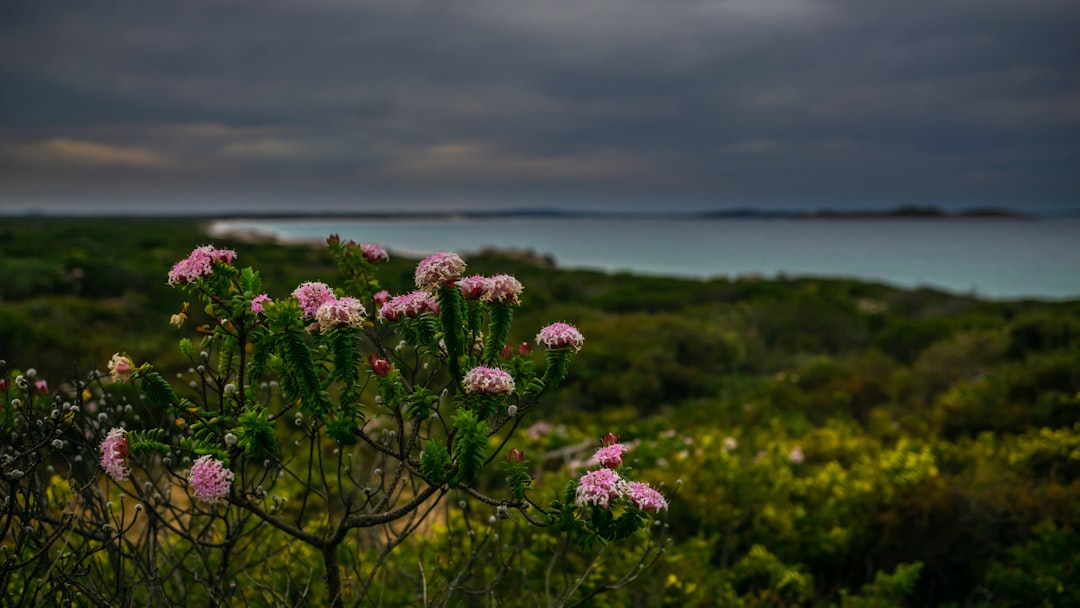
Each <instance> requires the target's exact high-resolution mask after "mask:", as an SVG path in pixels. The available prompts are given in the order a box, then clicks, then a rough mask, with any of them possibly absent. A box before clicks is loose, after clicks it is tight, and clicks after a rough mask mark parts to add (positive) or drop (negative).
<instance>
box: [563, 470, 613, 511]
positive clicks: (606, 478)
mask: <svg viewBox="0 0 1080 608" xmlns="http://www.w3.org/2000/svg"><path fill="white" fill-rule="evenodd" d="M623 483H624V482H623V479H622V477H619V474H618V473H616V472H615V471H613V470H611V469H596V470H595V471H589V472H588V473H585V474H584V475H582V476H581V481H580V482H579V483H578V487H577V496H576V497H575V499H574V502H576V503H577V504H578V506H579V507H582V508H584V507H587V506H589V505H596V506H598V507H604V508H605V509H607V508H609V507H610V506H611V500H612V499H617V498H619V497H620V496H622V494H623V489H622V486H623Z"/></svg>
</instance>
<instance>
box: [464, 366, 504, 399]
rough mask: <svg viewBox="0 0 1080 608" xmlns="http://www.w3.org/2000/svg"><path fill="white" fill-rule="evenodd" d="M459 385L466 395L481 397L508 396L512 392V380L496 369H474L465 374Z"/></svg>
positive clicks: (482, 367)
mask: <svg viewBox="0 0 1080 608" xmlns="http://www.w3.org/2000/svg"><path fill="white" fill-rule="evenodd" d="M461 384H462V386H463V387H464V389H465V392H466V393H478V394H481V395H508V394H510V393H512V392H514V378H513V377H512V376H511V375H510V374H508V373H507V372H506V371H505V370H502V369H499V368H497V367H485V366H483V365H480V366H477V367H474V368H472V369H470V370H469V371H468V372H465V377H464V378H462V379H461Z"/></svg>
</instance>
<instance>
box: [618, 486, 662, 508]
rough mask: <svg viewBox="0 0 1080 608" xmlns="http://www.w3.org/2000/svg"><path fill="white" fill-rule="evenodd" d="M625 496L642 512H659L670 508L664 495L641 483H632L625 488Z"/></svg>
mask: <svg viewBox="0 0 1080 608" xmlns="http://www.w3.org/2000/svg"><path fill="white" fill-rule="evenodd" d="M623 495H625V496H626V498H627V499H628V500H629V501H630V504H632V505H634V506H635V507H637V508H638V509H641V510H642V511H659V510H660V509H667V508H668V501H667V499H666V498H664V495H663V494H661V493H660V492H657V491H656V490H654V489H652V488H651V487H650V486H649V484H647V483H644V482H641V481H631V482H627V484H626V485H625V486H624V487H623Z"/></svg>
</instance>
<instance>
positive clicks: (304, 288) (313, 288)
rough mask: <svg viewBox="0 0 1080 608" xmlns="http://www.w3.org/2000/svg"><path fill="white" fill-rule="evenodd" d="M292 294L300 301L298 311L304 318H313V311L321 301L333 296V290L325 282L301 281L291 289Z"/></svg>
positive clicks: (316, 310)
mask: <svg viewBox="0 0 1080 608" xmlns="http://www.w3.org/2000/svg"><path fill="white" fill-rule="evenodd" d="M292 295H293V297H294V298H296V299H297V301H299V302H300V311H301V312H302V313H303V316H304V318H305V319H314V318H315V313H316V312H318V310H319V307H320V306H322V305H323V302H325V301H327V300H329V299H331V298H333V297H334V292H333V291H332V290H331V289H330V286H329V285H327V284H326V283H317V282H307V283H302V284H301V285H300V286H299V287H297V288H296V289H294V290H293V292H292Z"/></svg>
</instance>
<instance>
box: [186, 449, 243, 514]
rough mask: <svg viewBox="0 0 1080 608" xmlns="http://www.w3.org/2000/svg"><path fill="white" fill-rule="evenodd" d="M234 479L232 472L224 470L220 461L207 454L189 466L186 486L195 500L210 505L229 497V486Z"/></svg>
mask: <svg viewBox="0 0 1080 608" xmlns="http://www.w3.org/2000/svg"><path fill="white" fill-rule="evenodd" d="M234 477H235V475H234V474H233V472H232V471H230V470H229V469H226V468H225V465H224V464H222V462H221V461H220V460H216V459H214V458H213V457H211V456H210V455H209V454H207V455H205V456H202V457H200V458H199V459H198V460H196V461H195V462H194V463H193V464H192V465H191V473H189V474H188V484H189V485H190V486H191V490H192V492H193V493H194V494H195V498H198V499H199V500H201V501H203V502H207V503H211V504H212V503H215V502H217V501H219V500H221V499H222V498H225V497H226V496H228V495H229V486H230V485H232V480H233V478H234Z"/></svg>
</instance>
